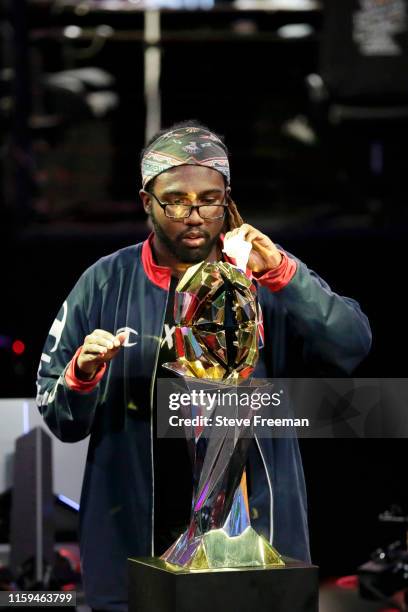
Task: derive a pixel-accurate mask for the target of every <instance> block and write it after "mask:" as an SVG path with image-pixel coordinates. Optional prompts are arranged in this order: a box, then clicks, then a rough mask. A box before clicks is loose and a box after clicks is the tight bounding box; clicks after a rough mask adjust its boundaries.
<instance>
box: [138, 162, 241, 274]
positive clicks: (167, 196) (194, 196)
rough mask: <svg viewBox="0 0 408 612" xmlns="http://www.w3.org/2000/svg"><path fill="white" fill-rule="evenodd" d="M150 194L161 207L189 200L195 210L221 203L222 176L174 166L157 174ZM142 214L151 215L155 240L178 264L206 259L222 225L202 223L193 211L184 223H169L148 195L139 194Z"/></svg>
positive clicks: (202, 168)
mask: <svg viewBox="0 0 408 612" xmlns="http://www.w3.org/2000/svg"><path fill="white" fill-rule="evenodd" d="M151 191H152V192H153V193H154V195H155V196H156V197H157V198H158V200H160V201H161V202H162V203H163V204H166V203H171V202H174V201H178V200H177V198H179V197H180V198H182V199H183V201H184V200H185V199H186V198H188V200H189V201H191V203H192V204H193V206H195V205H196V204H202V203H207V202H212V201H214V200H221V201H223V202H225V196H226V194H227V193H228V192H229V189H227V190H226V188H225V184H224V179H223V176H222V175H221V174H220V173H219V172H217V170H213V169H212V168H207V167H205V166H193V165H191V166H177V167H175V168H171V169H170V170H167V171H166V172H163V173H162V174H160V175H159V176H158V177H156V179H155V180H154V185H153V188H152V189H151ZM140 195H141V197H142V200H143V205H144V208H145V211H146V212H147V213H148V214H149V215H150V218H151V220H152V223H153V227H154V231H155V234H156V236H157V238H158V240H159V241H160V242H161V243H162V244H163V245H164V246H165V247H167V249H168V251H169V252H170V253H171V254H172V255H174V256H175V257H176V258H177V259H178V260H179V261H180V262H183V263H197V262H199V261H202V260H203V259H206V258H207V257H208V255H209V254H210V252H211V250H212V248H213V246H214V244H215V243H216V242H217V240H218V237H219V235H220V233H221V231H222V228H223V225H224V219H216V220H208V219H202V218H201V217H200V215H199V214H198V211H197V210H195V209H194V208H193V209H192V211H191V214H190V216H189V217H187V218H185V219H179V220H174V219H169V218H168V217H166V215H165V213H164V209H163V208H162V207H161V206H160V205H159V204H158V202H157V201H156V200H155V198H154V197H152V196H151V195H150V194H148V193H147V192H144V191H141V193H140Z"/></svg>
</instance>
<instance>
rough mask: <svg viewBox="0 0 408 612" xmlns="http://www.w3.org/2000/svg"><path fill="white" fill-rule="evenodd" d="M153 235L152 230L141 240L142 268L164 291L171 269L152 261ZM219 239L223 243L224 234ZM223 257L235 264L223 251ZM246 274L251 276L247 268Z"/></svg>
mask: <svg viewBox="0 0 408 612" xmlns="http://www.w3.org/2000/svg"><path fill="white" fill-rule="evenodd" d="M153 236H154V232H152V233H151V234H150V235H149V237H148V238H147V240H145V241H144V242H143V246H142V264H143V268H144V271H145V272H146V275H147V277H148V279H149V280H150V281H151V282H152V283H153V284H155V285H157V286H158V287H160V288H161V289H164V290H165V291H168V290H169V287H170V280H171V269H170V268H167V267H166V266H159V265H158V264H157V263H156V262H155V261H154V258H153V250H152V244H153ZM220 241H221V243H222V244H223V242H224V234H220ZM223 258H224V260H225V261H228V262H230V263H232V264H234V265H235V260H234V259H232V258H230V257H227V255H226V254H225V253H223ZM248 273H249V274H248ZM247 275H248V276H250V278H251V275H250V270H249V269H247Z"/></svg>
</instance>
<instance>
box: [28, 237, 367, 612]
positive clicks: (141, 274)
mask: <svg viewBox="0 0 408 612" xmlns="http://www.w3.org/2000/svg"><path fill="white" fill-rule="evenodd" d="M290 262H291V264H292V267H293V270H292V273H291V274H289V276H288V278H290V280H289V281H287V279H286V281H285V282H283V283H282V282H281V283H280V284H279V282H278V283H277V282H275V281H274V280H273V279H272V280H271V275H268V274H266V275H264V277H261V278H259V279H258V285H259V286H258V298H259V301H260V304H261V307H262V312H263V318H264V332H265V341H264V348H263V349H262V350H261V351H260V358H259V361H258V364H257V367H256V370H255V372H254V376H255V377H262V378H263V377H270V378H272V377H293V376H298V375H299V376H308V375H313V376H332V375H342V374H343V375H347V374H350V373H351V372H352V371H353V369H354V368H355V367H356V366H357V365H358V364H359V363H360V361H361V360H362V359H363V358H364V357H365V355H366V354H367V353H368V351H369V349H370V344H371V333H370V327H369V323H368V321H367V318H366V317H365V315H364V314H363V313H362V312H361V310H360V307H359V305H358V303H357V302H355V301H354V300H352V299H350V298H346V297H341V296H339V295H337V294H336V293H334V292H333V291H331V289H330V288H329V286H328V285H327V284H326V283H325V282H324V281H323V280H322V279H321V278H319V276H317V274H315V273H314V272H313V271H311V270H309V269H308V268H307V266H306V265H305V264H304V263H302V262H301V261H299V260H297V259H296V258H293V257H292V256H290ZM293 262H295V263H293ZM272 276H273V275H272ZM169 285H170V270H169V269H168V268H165V267H162V266H158V265H157V264H155V262H154V260H153V257H152V250H151V237H150V238H149V239H148V240H146V241H145V242H143V243H139V244H137V245H135V246H129V247H126V248H124V249H121V250H119V251H117V252H115V253H113V254H112V255H109V256H107V257H103V258H102V259H100V260H99V261H97V262H96V263H95V264H94V265H93V266H91V267H90V268H88V269H87V270H86V271H85V272H84V273H83V274H82V276H81V277H80V279H79V280H78V282H77V284H76V285H75V287H74V288H73V290H72V291H71V293H70V294H69V296H68V297H67V299H66V300H65V301H64V303H63V305H62V307H61V309H60V311H59V313H58V314H57V318H56V319H55V321H54V323H53V325H52V327H51V329H50V332H49V335H48V338H47V340H46V343H45V346H44V351H43V354H42V356H41V361H40V367H39V371H38V381H37V387H38V396H37V403H38V407H39V410H40V412H41V413H42V415H43V417H44V419H45V421H46V423H47V425H48V427H49V428H50V430H51V431H52V432H53V433H54V434H55V435H56V436H57V437H58V438H59V439H60V440H62V441H64V442H76V441H78V440H81V439H83V438H86V437H87V436H88V435H90V441H89V449H88V455H87V461H86V467H85V474H84V480H83V486H82V495H81V503H80V548H81V565H82V573H83V580H84V587H85V593H86V598H87V602H88V604H89V605H90V606H92V607H93V608H97V609H104V610H112V611H118V612H119V611H120V612H124V611H125V610H127V567H126V563H127V562H126V559H127V557H129V556H150V555H153V554H154V550H153V533H154V512H153V508H154V477H153V474H154V473H153V405H152V404H153V393H154V384H155V373H156V367H157V359H158V354H159V345H160V339H161V337H162V330H163V322H164V316H165V311H166V304H167V296H168V288H169ZM124 328H126V329H127V331H128V333H129V337H128V339H127V341H126V342H125V346H123V347H122V349H121V350H120V351H119V353H118V354H117V356H116V357H115V358H114V359H113V360H112V361H111V362H110V364H109V365H108V367H107V369H106V372H105V374H104V376H103V377H102V378H101V379H100V380H99V382H98V383H97V384H96V385H95V386H93V388H89V389H88V390H75V389H74V388H70V386H69V385H68V383H67V380H66V378H65V374H66V371H67V368H68V365H69V363H70V361H71V360H72V358H73V356H74V354H75V352H76V351H77V349H78V347H79V346H81V345H82V343H83V340H84V338H85V336H86V335H87V334H89V333H90V332H92V331H93V330H94V329H104V330H107V331H110V332H112V333H114V334H116V333H118V332H119V331H121V330H123V329H124ZM90 387H92V385H91V386H90ZM175 470H176V468H175ZM248 470H249V478H250V482H251V495H250V498H249V504H250V509H251V516H252V519H251V522H252V525H253V527H254V528H255V529H256V530H257V531H258V533H262V534H263V535H265V536H266V537H267V538H268V539H269V540H270V542H271V543H272V544H273V545H274V546H275V547H276V548H277V550H278V551H279V552H280V553H281V554H284V555H288V556H291V557H294V558H297V559H302V560H305V561H307V560H309V559H310V553H309V541H308V528H307V503H306V490H305V481H304V475H303V469H302V462H301V457H300V452H299V446H298V442H297V440H296V439H294V438H282V439H277V438H274V439H265V438H263V439H255V440H254V443H253V444H252V448H251V450H250V454H249V461H248ZM175 477H176V471H175Z"/></svg>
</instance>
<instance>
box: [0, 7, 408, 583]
mask: <svg viewBox="0 0 408 612" xmlns="http://www.w3.org/2000/svg"><path fill="white" fill-rule="evenodd" d="M382 4H383V5H384V3H382ZM385 4H387V3H385ZM389 4H392V3H391V0H390V3H389ZM96 7H97V3H94V5H93V9H92V10H89V11H88V12H85V13H81V11H78V10H76V9H75V6H74V5H71V6H70V5H69V4H66V5H64V3H61V4H60V5H59V8H58V9H57V8H56V6H55V5H53V4H52V3H50V2H45V1H44V2H36V3H35V2H31V3H28V4H26V3H25V2H23V1H22V0H17V1H15V2H13V3H11V4H9V5H8V6H7V5H3V7H2V9H1V28H2V33H3V37H2V50H3V55H2V60H1V61H2V67H1V74H2V78H1V97H0V101H1V115H0V120H1V168H0V172H1V194H2V203H1V205H2V223H1V227H2V231H1V241H0V261H1V270H2V284H1V286H2V291H1V295H2V297H1V320H0V371H1V379H0V396H1V397H32V396H34V395H35V373H36V369H37V367H38V362H39V357H40V354H41V350H42V345H43V342H44V340H45V337H46V335H47V333H48V330H49V327H50V325H51V323H52V321H53V319H54V317H55V314H56V312H57V311H58V309H59V307H60V305H61V303H62V301H63V300H64V299H65V296H66V295H67V293H68V292H69V291H70V289H71V287H72V286H73V284H74V283H75V281H76V279H77V278H78V276H79V274H80V273H81V272H82V271H83V270H84V269H85V268H86V267H87V266H88V265H90V264H91V263H93V262H94V261H95V260H96V259H98V258H99V257H101V256H103V255H105V254H107V253H110V252H112V251H113V250H115V249H117V248H120V247H122V246H125V245H128V244H131V243H133V242H137V241H139V240H142V239H144V238H145V237H146V236H147V234H148V231H149V230H148V228H147V226H146V223H145V218H144V215H143V213H142V208H141V204H140V202H139V201H138V189H139V188H140V176H139V152H140V149H141V148H142V147H143V144H144V125H145V105H144V97H143V78H144V73H143V50H144V46H143V42H142V27H143V15H142V14H141V13H140V12H138V11H137V10H133V11H129V10H127V11H126V12H121V11H109V12H108V11H104V10H103V9H102V3H101V8H99V9H97V8H96ZM358 7H359V3H358V2H357V1H356V2H353V1H351V0H347V1H344V2H343V1H342V2H341V3H340V2H338V3H337V4H336V3H335V2H331V3H328V2H326V3H325V5H324V6H322V5H320V7H318V8H316V9H315V10H304V11H296V12H293V11H284V10H280V11H255V10H252V11H244V12H243V11H237V10H234V9H233V6H232V3H231V4H230V5H217V7H216V9H215V10H214V11H212V12H208V13H206V12H200V11H195V12H194V11H193V12H191V11H169V12H165V13H164V14H163V15H162V28H163V39H162V44H161V50H162V78H161V92H162V108H163V116H162V124H163V126H168V125H169V124H171V123H172V122H174V121H177V120H183V119H188V118H197V119H199V120H200V121H202V122H203V123H205V124H207V125H209V126H210V127H211V128H212V129H214V130H215V131H218V132H219V133H221V134H223V135H224V136H225V139H226V143H227V145H228V147H229V149H230V153H231V167H232V187H233V197H234V199H235V201H236V202H237V205H238V207H239V209H240V211H241V212H242V215H243V217H244V218H245V220H246V221H248V222H249V223H252V224H254V225H256V226H257V227H259V229H261V230H262V231H265V232H266V233H268V235H269V236H270V237H271V238H272V239H273V240H274V241H275V242H278V243H279V244H281V245H282V246H284V247H285V248H286V249H287V250H289V251H290V252H293V253H294V254H296V255H297V256H298V257H299V258H300V259H302V260H303V261H304V262H305V263H306V264H307V265H308V266H309V267H311V268H313V269H315V270H316V271H317V272H318V273H319V274H320V275H321V276H322V277H323V278H324V279H325V280H326V281H327V282H328V283H329V284H330V285H331V286H332V288H333V289H334V290H335V291H336V292H338V293H341V294H344V295H348V296H351V297H353V298H355V299H357V300H358V301H359V302H360V304H361V306H362V308H363V310H364V311H365V312H366V314H367V315H368V317H369V319H370V322H371V324H372V329H373V338H374V342H373V349H372V352H371V355H370V357H369V358H368V359H367V360H366V361H365V363H364V364H362V366H360V368H359V370H358V372H357V373H356V375H359V376H367V377H390V378H392V377H404V376H405V373H406V346H407V327H406V323H405V313H406V307H405V299H406V298H405V274H404V271H405V251H406V229H407V208H406V177H407V172H408V156H407V155H406V143H407V119H408V89H407V87H408V86H407V85H406V83H405V81H406V78H405V75H406V69H407V67H408V65H407V55H406V46H405V34H406V32H405V31H402V33H399V34H398V35H397V39H398V43H399V46H400V49H401V52H400V54H399V55H398V56H389V57H385V58H384V57H377V56H375V57H370V58H368V59H367V58H362V57H361V55H360V54H359V52H358V49H357V48H356V46H355V45H354V42H353V39H352V36H351V33H350V32H351V30H350V28H351V16H352V14H353V12H354V13H355V12H356V11H357V10H358ZM101 24H102V25H109V26H110V27H111V28H112V32H113V35H112V36H110V37H108V38H107V39H106V40H105V42H101V41H100V40H99V42H98V39H96V43H95V37H94V35H95V28H97V27H98V26H100V25H101ZM288 24H292V25H293V24H303V30H302V31H303V35H302V36H300V35H296V36H294V37H292V38H286V37H285V36H284V32H285V30H282V27H283V26H287V25H288ZM70 25H77V26H78V27H80V28H82V30H81V33H80V36H79V38H77V39H74V40H72V39H69V38H67V36H65V35H64V28H66V27H67V26H70ZM305 26H307V28H306V27H305ZM92 45H93V46H92ZM89 66H93V67H98V68H101V69H103V70H104V71H105V72H106V73H108V74H109V75H111V76H112V77H113V79H114V82H112V83H111V84H110V85H109V86H108V87H104V88H103V89H104V90H106V89H108V90H109V91H110V92H113V93H114V94H115V95H116V106H115V107H114V108H111V109H110V110H109V111H107V112H106V113H105V114H104V116H102V117H99V118H98V117H95V115H94V114H93V113H92V112H91V110H90V107H89V104H88V102H87V97H86V96H87V94H89V93H92V92H95V91H98V87H95V86H87V88H86V91H85V92H84V91H82V92H81V93H80V94H78V93H73V92H72V91H71V90H69V89H68V90H67V88H64V87H61V86H58V85H56V84H55V80H54V81H53V77H55V75H60V74H61V73H63V72H64V71H65V70H67V69H77V68H81V67H89ZM310 74H317V75H321V76H322V77H323V81H322V82H323V86H322V85H321V84H320V86H319V87H318V88H317V89H316V88H313V87H310V85H308V80H307V77H308V75H310ZM309 83H310V81H309ZM16 339H20V340H22V341H23V342H24V344H25V351H24V353H23V354H22V355H15V354H14V353H13V351H12V346H11V345H12V342H13V341H14V340H16ZM301 447H302V453H303V458H304V467H305V472H306V479H307V485H308V492H309V506H310V527H311V544H312V554H313V560H314V561H315V562H316V563H317V564H319V565H320V566H321V569H322V575H323V576H328V575H340V574H346V573H353V572H354V571H355V569H356V567H357V565H358V564H359V563H361V562H363V561H365V560H366V559H367V558H368V556H369V554H370V552H371V551H372V550H373V549H375V548H376V547H377V546H379V545H380V544H384V543H386V542H388V541H391V539H392V537H393V536H394V535H395V534H393V533H391V532H390V531H389V529H387V528H386V527H384V526H380V525H379V524H378V521H377V517H378V514H379V512H381V511H383V510H385V509H386V508H387V507H389V506H390V505H391V504H399V505H401V506H403V507H405V508H406V506H407V497H408V496H407V477H406V464H407V461H406V456H407V451H406V442H405V440H302V441H301Z"/></svg>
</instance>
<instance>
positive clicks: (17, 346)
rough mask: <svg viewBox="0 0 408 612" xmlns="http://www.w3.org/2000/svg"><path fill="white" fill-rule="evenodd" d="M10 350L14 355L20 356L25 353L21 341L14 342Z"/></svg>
mask: <svg viewBox="0 0 408 612" xmlns="http://www.w3.org/2000/svg"><path fill="white" fill-rule="evenodd" d="M11 350H12V351H13V353H14V354H15V355H22V354H23V353H24V351H25V344H24V342H22V341H21V340H14V342H13V344H12V345H11Z"/></svg>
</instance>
